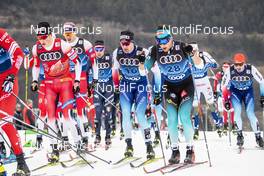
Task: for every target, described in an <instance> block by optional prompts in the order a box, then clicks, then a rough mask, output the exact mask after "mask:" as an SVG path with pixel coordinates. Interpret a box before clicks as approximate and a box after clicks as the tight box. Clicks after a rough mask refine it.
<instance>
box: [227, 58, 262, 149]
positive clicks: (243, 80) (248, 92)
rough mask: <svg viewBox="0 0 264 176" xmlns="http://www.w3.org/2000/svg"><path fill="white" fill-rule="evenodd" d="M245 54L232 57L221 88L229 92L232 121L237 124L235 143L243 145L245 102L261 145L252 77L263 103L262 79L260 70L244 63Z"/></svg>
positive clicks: (228, 107)
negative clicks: (232, 62)
mask: <svg viewBox="0 0 264 176" xmlns="http://www.w3.org/2000/svg"><path fill="white" fill-rule="evenodd" d="M246 60H247V59H246V56H245V55H244V54H243V53H237V54H235V55H234V57H233V61H234V64H233V65H231V67H230V69H229V70H227V72H226V73H225V75H224V77H223V82H222V85H223V86H222V88H225V87H226V88H227V89H229V90H230V93H231V97H230V99H231V102H232V105H233V108H234V112H235V114H234V121H235V122H236V124H237V128H238V133H237V145H238V146H243V144H244V137H243V134H242V119H241V110H242V103H244V104H245V108H246V113H247V117H248V118H249V121H250V124H251V127H252V129H253V131H254V133H255V137H256V142H257V144H258V145H259V146H260V147H263V146H264V145H263V139H262V137H261V134H260V128H259V122H258V119H257V117H256V115H255V112H254V111H255V110H254V106H255V105H254V93H253V78H254V79H255V80H256V81H257V82H258V83H259V85H260V96H261V97H260V103H261V106H262V108H263V105H264V79H263V77H262V75H261V74H260V72H259V71H258V70H257V69H256V67H254V66H253V65H251V64H248V63H246ZM225 108H226V109H227V110H228V109H230V103H229V102H228V101H227V102H225Z"/></svg>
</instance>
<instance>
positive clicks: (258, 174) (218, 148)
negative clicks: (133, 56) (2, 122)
mask: <svg viewBox="0 0 264 176" xmlns="http://www.w3.org/2000/svg"><path fill="white" fill-rule="evenodd" d="M166 134H167V132H166V131H163V132H162V139H163V145H164V148H165V142H166ZM206 135H207V140H208V145H209V151H210V156H211V161H212V167H209V164H208V163H206V164H203V165H199V166H195V167H192V168H188V169H184V170H180V171H175V172H173V173H171V174H167V175H171V176H172V175H177V176H223V175H225V176H228V175H233V176H249V175H251V176H263V171H262V169H263V168H262V166H263V163H264V162H263V161H264V150H260V149H259V148H257V147H256V142H255V136H254V133H252V132H244V137H245V144H244V147H245V150H244V151H243V152H242V153H241V154H238V153H237V147H236V136H234V135H232V145H231V146H229V141H228V136H223V137H222V138H219V137H218V135H217V133H216V132H207V133H206ZM23 138H24V137H23V134H22V139H23ZM27 138H29V136H27ZM90 139H91V138H90ZM102 139H104V136H102ZM180 139H181V140H182V141H183V139H184V138H182V137H181V138H180ZM44 140H45V141H46V142H45V145H46V147H45V148H44V149H43V150H42V151H39V152H37V153H35V154H34V157H33V158H30V159H28V160H27V163H28V165H29V167H30V169H34V168H36V167H38V166H40V165H42V164H44V163H46V162H47V159H46V152H47V148H48V143H47V142H48V139H44ZM90 142H93V139H91V140H90ZM102 143H104V141H102ZM194 144H195V155H196V161H207V160H208V157H207V151H206V146H205V141H204V140H203V133H202V132H200V139H199V140H198V141H195V142H194ZM133 146H134V156H141V157H142V160H144V159H145V157H146V156H145V150H146V148H145V146H144V142H143V138H142V135H141V133H140V132H139V131H134V132H133ZM185 146H186V144H185V143H184V142H181V143H180V151H181V159H182V161H183V159H184V157H185ZM30 150H32V148H25V153H26V155H28V153H29V152H30ZM124 150H125V142H124V140H122V141H120V139H119V133H117V134H116V136H115V137H114V138H113V139H112V147H111V148H110V149H109V150H107V151H105V150H104V148H98V149H97V150H96V151H95V152H93V154H95V155H97V156H100V157H102V158H104V159H106V160H111V161H113V162H115V161H117V160H119V159H121V158H122V157H123V153H124ZM154 150H155V152H156V156H157V157H160V156H162V153H161V149H160V146H158V147H156V148H154ZM170 154H171V151H170V149H167V150H166V149H165V156H166V162H167V160H168V159H169V157H170ZM67 157H69V155H68V154H63V155H62V156H61V159H67ZM86 158H87V160H90V161H94V160H96V159H95V158H93V157H91V156H89V155H86ZM162 165H163V160H159V161H157V162H155V163H151V164H149V165H146V166H145V167H146V168H147V169H149V170H151V169H155V168H157V167H161V166H162ZM93 166H94V169H91V168H90V167H89V166H88V165H79V166H75V167H72V168H67V169H65V168H62V167H61V166H60V165H57V166H51V167H48V168H45V169H42V170H39V171H37V172H34V173H32V175H37V174H43V173H47V174H48V175H54V176H55V175H61V176H62V175H63V176H75V175H78V176H81V175H90V176H121V175H125V176H138V175H147V174H145V173H144V171H143V169H142V167H141V168H137V169H133V168H131V167H130V166H129V164H127V165H123V166H121V167H114V166H113V165H111V164H110V165H108V164H105V163H104V162H102V161H99V160H97V162H96V163H95V164H93ZM5 168H6V170H7V173H8V175H11V173H13V172H14V171H15V168H16V163H13V164H8V165H5ZM149 175H153V176H156V175H162V174H161V173H160V172H156V173H153V174H149Z"/></svg>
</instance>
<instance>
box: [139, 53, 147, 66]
mask: <svg viewBox="0 0 264 176" xmlns="http://www.w3.org/2000/svg"><path fill="white" fill-rule="evenodd" d="M137 58H138V60H139V62H140V63H141V64H144V62H145V60H146V56H145V53H144V52H142V53H141V54H140V55H138V56H137Z"/></svg>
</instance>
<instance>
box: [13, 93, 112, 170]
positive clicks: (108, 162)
mask: <svg viewBox="0 0 264 176" xmlns="http://www.w3.org/2000/svg"><path fill="white" fill-rule="evenodd" d="M11 94H12V95H13V96H15V97H16V98H17V99H18V100H19V101H20V102H21V103H22V104H23V105H24V106H25V107H26V108H28V109H29V110H30V111H31V112H32V113H33V115H34V116H35V117H36V118H38V119H39V120H40V121H42V122H43V123H44V125H46V126H47V127H48V129H50V130H51V131H52V132H53V133H54V134H56V135H57V136H59V134H58V133H57V132H56V131H55V130H54V129H53V128H51V127H50V126H49V125H48V124H47V123H46V122H45V121H44V120H42V119H41V118H40V117H39V116H38V115H37V114H36V113H35V112H34V111H33V110H32V109H30V108H29V106H27V105H26V104H25V102H23V100H21V98H19V97H18V96H17V95H15V94H14V92H11ZM13 118H14V117H13ZM14 119H17V118H14ZM23 124H25V123H24V122H23ZM32 127H33V126H32ZM34 128H35V127H34ZM41 131H42V130H41ZM56 139H57V140H60V141H62V142H63V139H62V138H58V137H56ZM70 146H71V149H72V150H73V151H74V152H75V153H76V154H77V155H78V156H80V158H82V159H83V160H84V161H85V162H86V163H87V164H89V165H90V163H89V162H88V161H87V160H86V159H85V158H84V157H83V156H81V155H80V154H78V153H77V151H75V150H74V149H73V147H72V145H70ZM85 153H87V154H89V155H91V156H93V157H95V158H97V159H99V160H101V161H104V162H106V163H107V164H110V163H111V162H110V161H106V160H104V159H102V158H100V157H97V156H96V155H93V154H91V153H90V152H87V151H85Z"/></svg>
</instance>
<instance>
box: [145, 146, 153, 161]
mask: <svg viewBox="0 0 264 176" xmlns="http://www.w3.org/2000/svg"><path fill="white" fill-rule="evenodd" d="M146 146H147V159H148V160H150V159H153V158H155V152H154V150H153V147H152V145H151V142H147V143H146Z"/></svg>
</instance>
